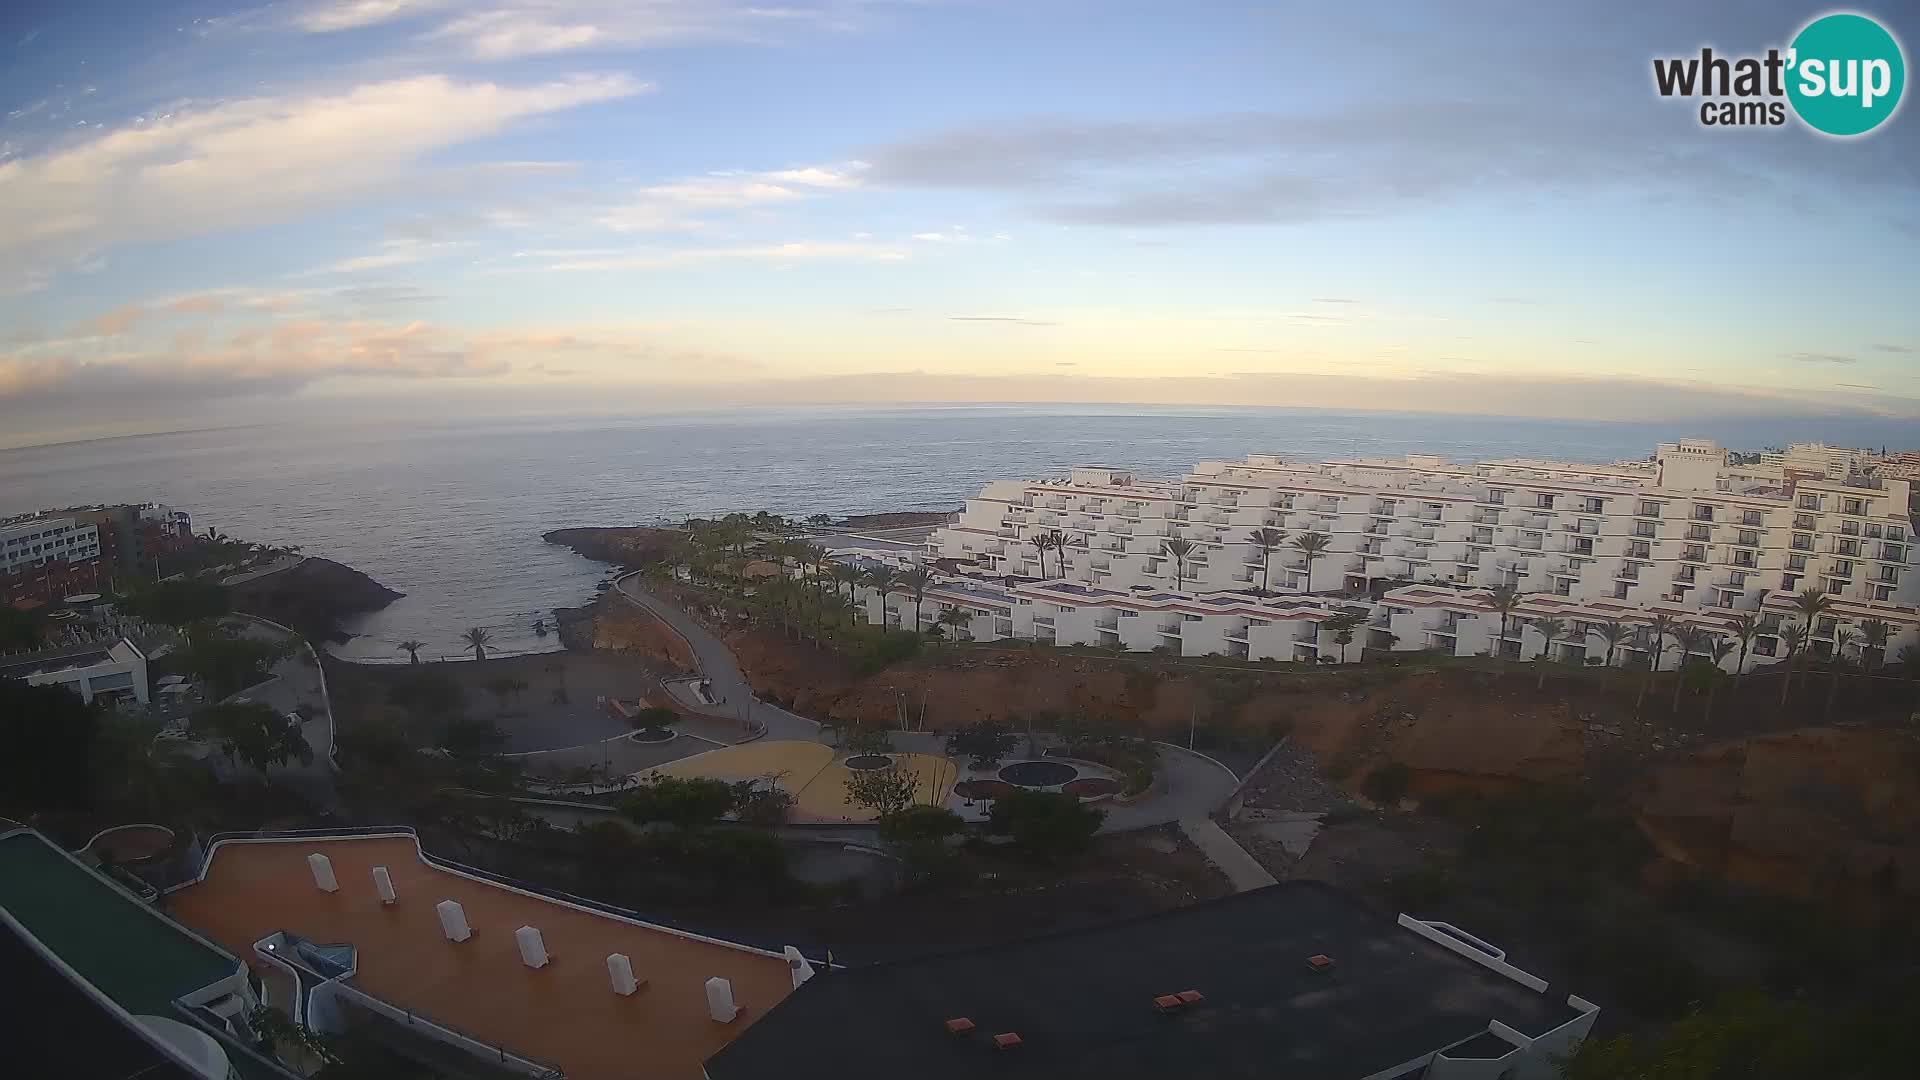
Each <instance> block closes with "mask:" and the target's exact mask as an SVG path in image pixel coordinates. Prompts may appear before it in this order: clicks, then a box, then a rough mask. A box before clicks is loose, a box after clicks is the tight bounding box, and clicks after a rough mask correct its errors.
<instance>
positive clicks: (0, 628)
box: [0, 604, 40, 653]
mask: <svg viewBox="0 0 1920 1080" xmlns="http://www.w3.org/2000/svg"><path fill="white" fill-rule="evenodd" d="M39 644H40V628H39V626H38V624H37V623H36V622H35V620H34V618H33V616H31V615H29V614H27V613H26V612H24V611H21V610H20V609H18V608H16V607H13V606H11V605H7V604H0V653H4V652H14V651H18V650H21V649H32V648H36V647H38V646H39Z"/></svg>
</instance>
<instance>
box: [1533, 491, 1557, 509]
mask: <svg viewBox="0 0 1920 1080" xmlns="http://www.w3.org/2000/svg"><path fill="white" fill-rule="evenodd" d="M1533 505H1534V507H1535V508H1536V509H1540V510H1551V509H1553V496H1551V495H1547V494H1538V495H1535V496H1534V497H1533Z"/></svg>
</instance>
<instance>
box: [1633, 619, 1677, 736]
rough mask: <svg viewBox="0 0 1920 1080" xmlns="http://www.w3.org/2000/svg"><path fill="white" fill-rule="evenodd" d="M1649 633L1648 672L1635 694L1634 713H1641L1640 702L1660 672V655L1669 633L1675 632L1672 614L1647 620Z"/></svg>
mask: <svg viewBox="0 0 1920 1080" xmlns="http://www.w3.org/2000/svg"><path fill="white" fill-rule="evenodd" d="M1645 629H1646V631H1647V633H1648V634H1649V635H1650V636H1651V637H1652V638H1653V640H1652V641H1651V642H1650V643H1649V646H1648V652H1649V654H1650V655H1649V656H1648V663H1647V674H1646V677H1645V678H1642V679H1641V680H1640V692H1639V693H1637V694H1635V695H1634V696H1633V714H1634V715H1635V716H1639V715H1640V703H1641V702H1643V701H1645V700H1646V698H1647V688H1648V687H1649V686H1652V685H1653V677H1654V676H1655V675H1658V674H1659V673H1660V656H1661V654H1662V653H1664V652H1666V651H1667V635H1668V634H1671V633H1673V617H1672V616H1671V615H1655V616H1654V617H1653V618H1651V619H1649V620H1647V623H1646V627H1645Z"/></svg>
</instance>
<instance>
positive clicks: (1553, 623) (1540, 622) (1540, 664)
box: [1533, 618, 1567, 690]
mask: <svg viewBox="0 0 1920 1080" xmlns="http://www.w3.org/2000/svg"><path fill="white" fill-rule="evenodd" d="M1533 628H1534V629H1535V630H1538V631H1540V632H1541V633H1542V634H1544V635H1546V638H1547V641H1546V644H1545V645H1543V646H1541V648H1540V655H1538V656H1536V657H1534V658H1533V661H1534V666H1535V667H1537V668H1539V669H1540V677H1539V678H1538V679H1535V680H1534V683H1533V688H1534V689H1535V690H1542V689H1545V688H1546V685H1547V661H1549V660H1552V659H1553V643H1554V642H1556V641H1558V640H1560V639H1561V638H1563V637H1566V636H1567V621H1566V620H1565V619H1554V618H1546V619H1535V620H1533Z"/></svg>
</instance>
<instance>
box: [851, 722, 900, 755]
mask: <svg viewBox="0 0 1920 1080" xmlns="http://www.w3.org/2000/svg"><path fill="white" fill-rule="evenodd" d="M847 753H849V754H854V755H859V754H891V753H893V733H892V732H890V731H888V730H887V729H886V728H885V727H883V726H880V725H878V724H873V725H868V724H862V725H860V726H859V727H856V728H854V729H853V731H852V732H851V733H849V734H848V735H847Z"/></svg>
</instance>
